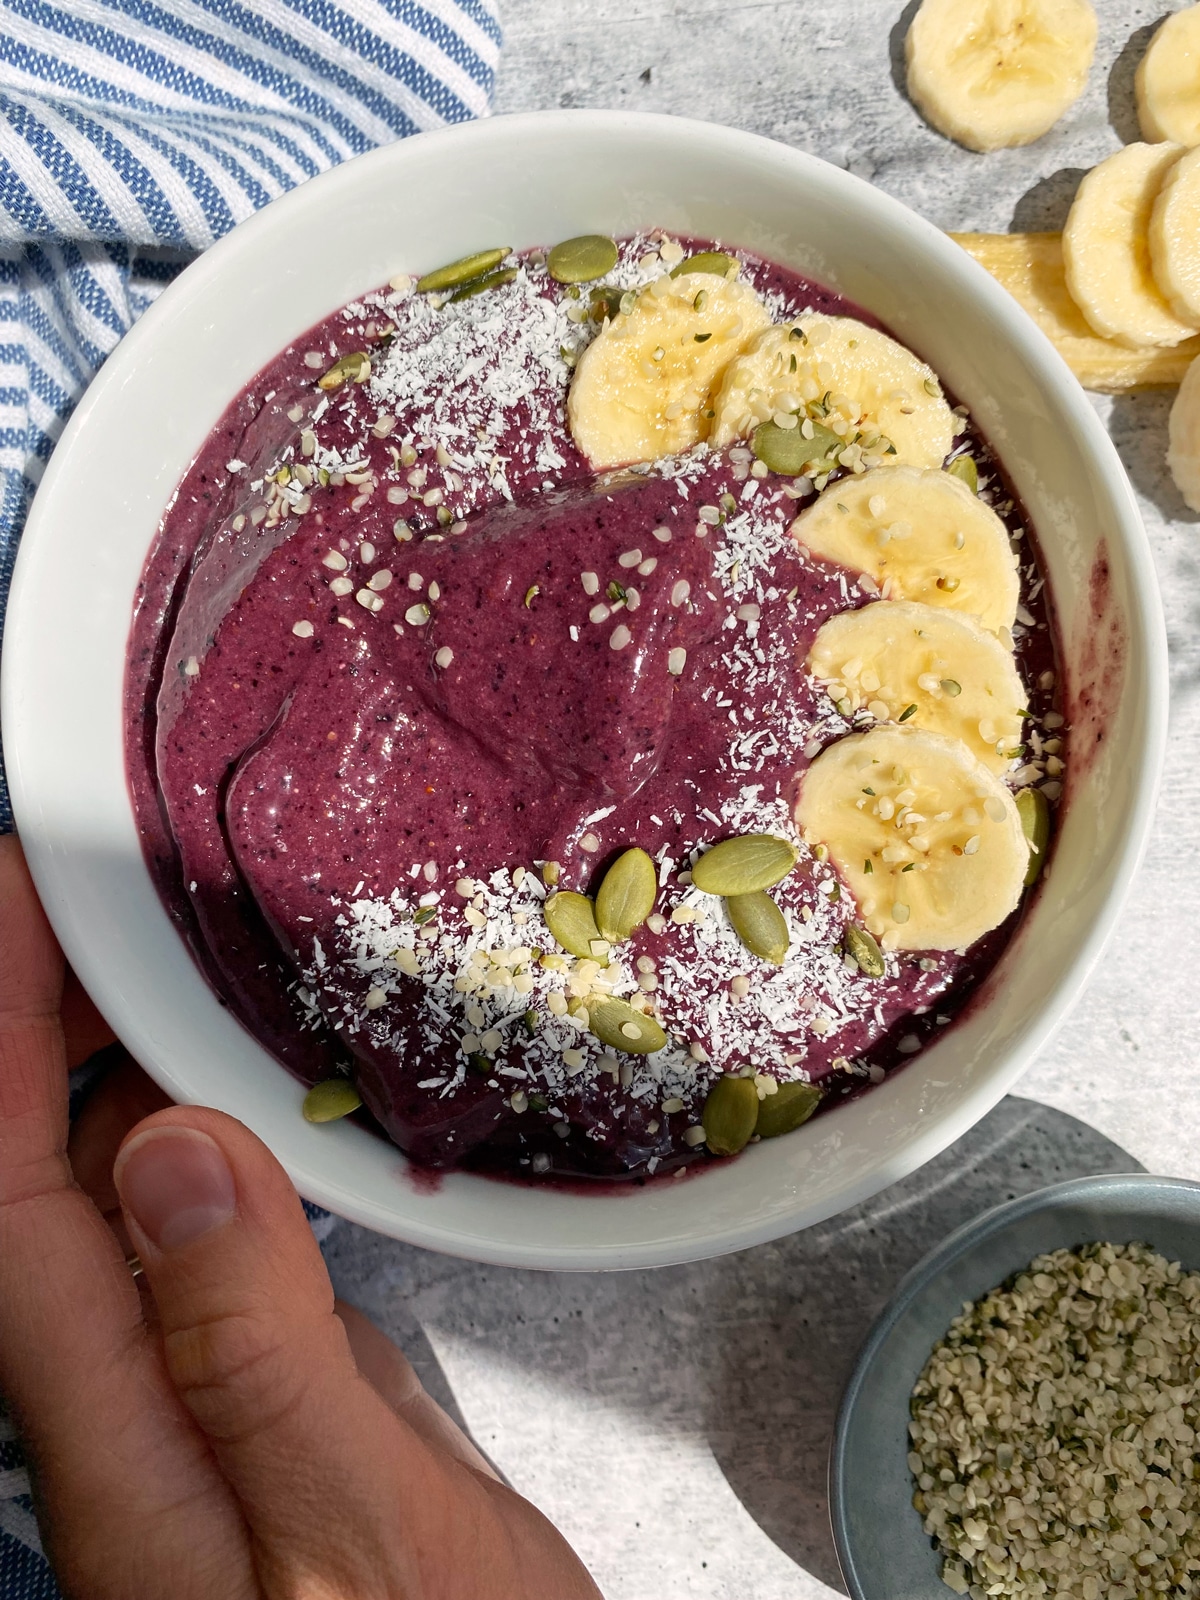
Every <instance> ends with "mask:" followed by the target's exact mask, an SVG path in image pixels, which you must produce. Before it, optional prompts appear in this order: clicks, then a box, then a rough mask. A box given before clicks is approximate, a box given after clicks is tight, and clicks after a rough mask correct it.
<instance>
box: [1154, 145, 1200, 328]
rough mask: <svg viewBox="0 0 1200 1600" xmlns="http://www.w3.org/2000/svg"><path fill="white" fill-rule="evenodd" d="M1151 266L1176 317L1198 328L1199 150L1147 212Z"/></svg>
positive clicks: (1183, 160) (1174, 171)
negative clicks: (1152, 208) (1148, 217)
mask: <svg viewBox="0 0 1200 1600" xmlns="http://www.w3.org/2000/svg"><path fill="white" fill-rule="evenodd" d="M1150 266H1151V268H1152V270H1153V272H1154V281H1155V283H1156V284H1157V285H1158V288H1159V292H1160V293H1161V294H1162V297H1163V299H1164V300H1165V301H1166V302H1167V304H1168V305H1169V306H1170V308H1171V310H1172V311H1173V312H1174V313H1175V315H1176V316H1177V317H1179V318H1180V320H1181V321H1183V322H1191V323H1194V324H1196V325H1197V326H1200V150H1189V151H1188V153H1187V154H1186V155H1184V156H1181V157H1180V158H1179V160H1178V161H1177V162H1176V163H1175V165H1174V166H1173V167H1172V168H1171V169H1170V171H1169V172H1168V173H1167V175H1166V177H1165V178H1164V179H1163V183H1162V188H1161V189H1160V190H1159V191H1158V196H1157V198H1156V199H1155V202H1154V210H1153V211H1152V212H1151V213H1150Z"/></svg>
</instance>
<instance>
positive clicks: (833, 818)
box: [796, 726, 1029, 950]
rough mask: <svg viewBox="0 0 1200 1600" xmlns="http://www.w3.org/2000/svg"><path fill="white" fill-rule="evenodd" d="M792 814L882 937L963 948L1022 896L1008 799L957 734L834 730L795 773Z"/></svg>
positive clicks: (907, 944) (889, 943) (1016, 819)
mask: <svg viewBox="0 0 1200 1600" xmlns="http://www.w3.org/2000/svg"><path fill="white" fill-rule="evenodd" d="M796 822H797V825H798V826H799V827H800V829H801V830H802V832H803V834H804V837H805V839H806V840H807V841H808V842H809V843H810V844H823V845H825V846H826V848H827V849H828V851H829V854H830V856H831V857H832V859H833V862H834V865H835V866H836V867H837V869H838V872H839V873H840V874H841V876H842V878H843V880H844V882H845V883H846V884H847V885H848V887H849V889H850V891H851V893H852V894H853V895H854V898H855V900H856V901H857V902H858V910H859V915H860V916H861V917H862V920H863V922H864V923H865V924H866V926H867V927H868V928H869V929H870V931H871V932H872V933H873V934H874V935H875V937H876V938H877V939H878V940H879V941H880V943H881V944H882V945H883V946H884V948H885V949H888V950H962V949H965V948H966V947H967V946H968V945H971V944H974V943H975V941H976V939H979V938H982V936H983V935H984V934H985V933H990V932H991V930H992V929H993V928H997V927H999V926H1000V924H1001V923H1002V922H1003V921H1004V919H1005V918H1006V917H1007V916H1008V915H1009V914H1010V913H1011V912H1012V911H1014V910H1015V909H1016V906H1017V904H1018V902H1019V901H1020V898H1021V891H1022V888H1023V887H1024V879H1025V869H1026V867H1027V865H1028V862H1029V846H1028V844H1027V842H1026V839H1025V835H1024V833H1023V832H1022V831H1021V818H1020V816H1019V814H1018V812H1017V807H1016V804H1015V802H1014V800H1013V797H1012V795H1011V794H1010V793H1009V791H1008V789H1007V788H1006V787H1005V786H1004V784H1003V783H1001V782H1000V780H999V779H998V778H996V777H994V776H993V775H992V773H990V772H989V771H988V770H987V768H986V767H984V766H982V765H981V764H980V763H979V762H978V761H976V759H975V757H974V756H973V755H972V754H971V752H970V750H968V749H967V747H966V745H965V744H963V743H962V741H961V740H959V739H948V738H946V736H945V735H944V734H939V733H926V732H924V731H922V730H920V729H909V728H894V727H886V726H885V727H878V728H872V729H870V731H869V732H867V733H855V734H851V735H849V737H848V738H845V739H841V740H839V741H838V743H837V744H833V745H830V746H829V748H828V749H826V750H823V751H822V752H821V754H820V755H819V756H818V757H817V759H816V760H815V761H814V762H813V764H812V766H811V767H809V769H808V771H807V772H806V773H805V775H804V780H803V783H802V785H801V789H800V798H799V800H798V802H797V804H796Z"/></svg>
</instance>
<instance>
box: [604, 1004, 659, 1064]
mask: <svg viewBox="0 0 1200 1600" xmlns="http://www.w3.org/2000/svg"><path fill="white" fill-rule="evenodd" d="M587 1012H588V1029H589V1031H590V1032H592V1033H594V1034H595V1035H596V1037H597V1039H599V1040H600V1043H601V1044H606V1045H608V1046H609V1047H610V1048H611V1049H613V1050H624V1051H625V1053H626V1054H627V1055H632V1056H648V1055H650V1054H651V1052H652V1051H655V1050H661V1049H662V1047H663V1046H664V1045H665V1044H666V1042H667V1036H666V1034H665V1033H664V1032H663V1031H662V1029H661V1028H660V1027H659V1025H658V1023H657V1022H655V1020H654V1018H653V1017H648V1016H646V1014H645V1012H642V1011H635V1010H634V1009H633V1007H632V1006H631V1005H630V1004H629V1002H628V1000H618V999H617V998H616V997H615V996H612V997H609V998H608V999H604V1000H589V1001H588V1003H587Z"/></svg>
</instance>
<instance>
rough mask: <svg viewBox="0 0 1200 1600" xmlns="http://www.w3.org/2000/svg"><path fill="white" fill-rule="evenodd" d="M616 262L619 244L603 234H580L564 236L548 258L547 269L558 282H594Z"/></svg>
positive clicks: (609, 270) (610, 269)
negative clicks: (575, 237)
mask: <svg viewBox="0 0 1200 1600" xmlns="http://www.w3.org/2000/svg"><path fill="white" fill-rule="evenodd" d="M616 264H617V247H616V245H615V244H614V243H613V242H612V240H611V239H608V238H606V237H605V236H604V234H602V233H581V234H580V235H579V237H578V239H564V240H563V242H562V243H561V244H556V245H555V246H554V249H553V250H551V252H550V254H549V255H548V256H547V257H546V271H547V272H548V273H549V274H550V276H551V277H552V278H553V279H554V281H555V282H556V283H591V282H592V280H593V278H602V277H603V276H604V274H605V273H606V272H611V271H612V269H613V268H614V267H615V266H616Z"/></svg>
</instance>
